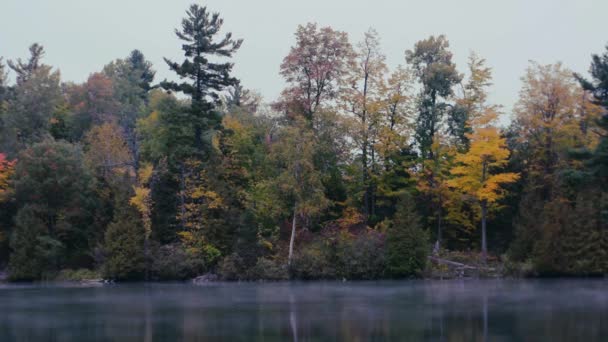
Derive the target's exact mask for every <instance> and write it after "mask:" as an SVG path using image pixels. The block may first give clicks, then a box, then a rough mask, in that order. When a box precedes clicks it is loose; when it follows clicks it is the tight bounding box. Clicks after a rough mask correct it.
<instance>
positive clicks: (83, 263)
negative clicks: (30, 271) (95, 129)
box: [11, 140, 99, 275]
mask: <svg viewBox="0 0 608 342" xmlns="http://www.w3.org/2000/svg"><path fill="white" fill-rule="evenodd" d="M92 182H93V180H92V177H91V176H90V174H89V172H88V170H87V169H86V168H85V166H84V163H83V154H82V151H81V149H80V148H79V147H78V146H75V145H72V144H69V143H67V142H56V141H52V140H47V141H44V142H41V143H38V144H35V145H33V146H32V147H30V148H28V149H26V150H24V151H23V152H22V153H20V155H19V163H18V164H17V166H16V169H15V175H14V181H13V187H14V192H15V194H14V198H15V200H16V202H17V204H18V208H19V209H18V212H17V216H18V217H21V219H20V220H19V221H17V222H16V223H17V225H16V226H15V227H14V229H13V234H14V235H15V236H16V237H15V238H13V241H14V242H13V243H12V244H11V249H12V250H13V252H18V253H21V255H23V258H17V259H15V258H11V270H14V269H21V268H23V266H22V265H20V264H19V262H20V261H24V260H26V259H27V257H32V258H34V259H36V258H37V256H36V254H33V255H30V254H29V253H34V251H36V250H37V249H41V248H42V249H46V247H44V246H45V244H46V243H48V244H50V245H59V246H61V251H60V253H59V252H58V253H53V259H54V260H53V262H52V263H50V264H48V265H49V270H53V269H57V267H63V266H67V267H87V266H92V264H93V262H94V260H92V257H91V256H92V251H93V247H94V246H95V244H96V233H97V229H98V228H99V227H98V226H97V225H96V224H95V219H94V216H95V208H96V205H95V204H96V197H95V196H94V194H93V192H92ZM30 223H32V224H31V225H30ZM34 223H35V224H34ZM23 236H26V237H28V238H26V239H24V238H21V237H23ZM31 236H35V238H33V239H32V238H29V237H31ZM28 244H29V246H28V247H26V246H25V245H28ZM26 268H27V267H26ZM36 274H38V275H40V274H39V273H36Z"/></svg>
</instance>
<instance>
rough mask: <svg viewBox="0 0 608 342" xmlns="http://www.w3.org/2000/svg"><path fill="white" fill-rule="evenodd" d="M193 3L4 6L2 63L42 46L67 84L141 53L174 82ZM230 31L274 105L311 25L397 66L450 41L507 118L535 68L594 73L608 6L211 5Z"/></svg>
mask: <svg viewBox="0 0 608 342" xmlns="http://www.w3.org/2000/svg"><path fill="white" fill-rule="evenodd" d="M193 1H195V0H2V1H1V2H2V4H0V56H4V57H5V58H9V59H12V58H17V57H25V56H26V55H27V47H28V46H29V45H30V44H31V43H33V42H39V43H42V44H43V45H44V47H45V48H46V51H47V55H46V60H45V61H46V63H48V64H51V65H53V66H55V67H57V68H59V69H60V70H61V72H62V76H63V79H64V80H70V81H77V82H81V81H83V80H85V79H86V78H87V76H88V75H89V74H90V73H92V72H95V71H99V70H100V69H101V68H102V66H103V65H105V64H106V63H108V62H109V61H111V60H113V59H115V58H119V57H124V56H126V55H127V54H128V53H129V52H130V51H131V50H132V49H135V48H137V49H140V50H141V51H142V52H143V53H144V54H145V55H146V57H147V58H148V59H149V60H150V61H152V62H153V63H154V67H155V69H156V70H157V79H158V80H161V79H164V78H172V75H171V73H170V72H169V71H168V69H167V67H166V65H165V64H164V62H163V60H162V57H163V56H166V57H170V58H173V59H176V60H180V53H181V51H180V43H179V41H178V40H177V38H176V37H175V35H174V33H173V29H174V28H176V27H178V26H179V24H180V22H181V18H182V17H183V16H184V12H185V10H186V8H187V7H188V5H189V4H190V3H192V2H193ZM197 2H198V3H199V4H201V5H207V6H208V8H209V9H211V10H213V11H217V12H220V13H221V16H222V17H223V18H224V20H225V25H224V27H225V29H226V30H229V31H232V32H233V34H234V36H235V37H237V38H244V39H245V42H244V44H243V46H242V48H241V50H240V51H239V52H238V54H237V56H236V58H235V60H234V62H235V63H236V66H235V74H236V76H237V77H239V78H240V79H241V80H242V81H243V84H244V86H246V87H248V88H252V89H256V90H258V91H260V92H261V93H262V95H263V96H264V97H265V99H266V100H274V99H275V98H276V97H277V96H278V94H279V93H280V91H281V89H282V88H283V85H284V84H283V81H282V79H281V77H280V75H279V73H278V72H279V65H280V63H281V60H282V58H283V57H284V56H285V55H286V54H287V52H288V51H289V47H290V46H291V45H292V44H293V42H294V39H293V33H294V31H295V29H296V27H297V25H298V24H304V23H306V22H309V21H314V22H317V23H319V24H320V25H331V26H332V27H334V28H335V29H338V30H343V31H346V32H348V33H349V35H350V39H351V41H352V42H356V41H358V40H359V39H360V38H361V37H362V35H363V32H365V31H366V30H367V29H368V28H369V27H374V28H375V29H376V30H377V31H378V33H379V34H380V36H381V38H382V46H383V49H384V52H385V54H386V55H387V61H388V63H389V65H390V66H396V65H397V64H400V63H404V62H405V61H404V51H405V50H406V49H410V48H412V46H413V45H414V43H415V42H416V41H418V40H420V39H423V38H427V37H428V36H429V35H431V34H434V35H437V34H446V35H447V37H448V39H449V40H450V43H451V49H452V51H453V52H454V56H455V61H456V63H457V65H458V67H459V70H460V71H461V72H462V71H464V70H465V67H466V60H467V56H468V55H469V52H470V51H471V50H473V51H475V52H477V53H478V54H479V55H480V56H482V57H484V58H486V59H487V61H488V65H490V66H491V67H492V68H493V69H494V87H493V89H492V96H491V99H492V100H493V101H495V102H497V103H499V104H502V105H504V106H505V109H506V111H507V112H510V109H511V107H512V105H513V103H514V102H515V101H516V100H517V94H518V91H519V88H520V77H521V76H522V74H523V72H524V70H525V68H526V66H527V64H528V60H535V61H537V62H540V63H554V62H557V61H562V62H563V63H564V64H565V65H566V66H567V67H569V68H570V69H572V70H574V71H577V72H585V73H586V72H587V69H588V66H589V63H590V55H591V54H592V53H599V52H602V51H603V49H604V46H605V44H606V43H608V31H607V30H606V21H605V20H606V13H608V0H569V1H565V0H495V1H493V0H426V1H422V0H420V1H408V0H392V1H389V0H375V1H371V0H368V1H364V0H300V1H292V0H258V1H253V0H207V1H197Z"/></svg>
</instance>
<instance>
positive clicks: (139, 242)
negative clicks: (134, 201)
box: [102, 204, 146, 280]
mask: <svg viewBox="0 0 608 342" xmlns="http://www.w3.org/2000/svg"><path fill="white" fill-rule="evenodd" d="M123 206H124V209H122V210H121V211H120V212H119V213H118V214H117V215H116V216H115V218H114V220H113V221H112V222H111V223H110V225H109V226H108V227H107V229H106V232H105V236H104V247H103V248H104V254H105V260H104V263H103V267H102V269H103V275H104V277H105V278H107V279H113V280H142V279H144V277H145V275H146V256H145V253H144V238H145V232H144V226H143V224H142V222H141V220H140V219H139V215H138V213H137V212H135V210H134V209H133V208H129V206H128V204H123Z"/></svg>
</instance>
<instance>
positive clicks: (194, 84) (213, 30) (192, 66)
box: [161, 4, 243, 151]
mask: <svg viewBox="0 0 608 342" xmlns="http://www.w3.org/2000/svg"><path fill="white" fill-rule="evenodd" d="M186 13H187V17H186V18H184V19H183V20H182V28H181V30H178V29H176V30H175V33H176V35H177V37H178V38H179V39H180V40H182V41H183V42H184V44H183V45H182V49H183V51H184V56H185V57H186V59H185V60H184V61H183V62H182V63H181V64H179V63H176V62H172V61H171V60H169V59H167V58H165V61H166V62H167V64H168V65H169V68H170V69H171V70H172V71H174V72H175V73H176V74H177V75H178V76H179V77H180V78H181V79H187V80H188V81H186V82H181V83H176V82H170V81H164V82H162V83H161V85H162V87H163V88H165V89H167V90H173V91H178V92H182V93H184V94H186V95H189V96H190V97H191V99H192V103H191V112H190V115H191V116H192V117H191V120H192V122H193V125H194V146H195V147H196V149H197V150H199V151H200V150H202V149H203V133H204V132H206V131H207V130H211V129H215V128H216V127H217V126H218V125H219V124H220V120H221V119H220V117H219V114H218V113H217V112H216V111H214V108H215V105H216V104H217V103H218V101H219V99H220V97H219V92H220V91H221V90H223V89H224V88H226V87H229V86H235V85H237V79H236V78H234V77H232V76H231V75H230V73H231V71H232V66H233V64H232V63H229V62H226V63H213V62H211V61H210V58H217V57H227V58H230V57H232V55H233V54H234V53H235V52H236V51H237V50H238V49H239V47H240V46H241V44H242V42H243V41H242V40H240V39H239V40H233V39H232V34H231V33H226V35H225V36H224V37H223V38H221V39H219V40H218V38H217V35H218V34H219V31H220V30H221V28H222V25H223V23H224V20H223V19H221V18H220V17H219V14H218V13H213V14H210V13H209V12H208V11H207V8H206V7H200V6H199V5H196V4H194V5H191V6H190V8H189V9H188V11H187V12H186Z"/></svg>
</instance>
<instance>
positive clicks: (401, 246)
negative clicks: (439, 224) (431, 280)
mask: <svg viewBox="0 0 608 342" xmlns="http://www.w3.org/2000/svg"><path fill="white" fill-rule="evenodd" d="M386 234H387V236H386V255H387V256H386V259H387V271H388V275H389V276H391V277H394V278H403V277H410V276H418V275H420V274H421V273H422V271H424V269H425V267H426V263H427V256H428V253H429V236H428V232H427V231H425V230H423V229H422V228H421V226H420V218H419V216H418V214H417V213H416V208H415V205H414V202H413V200H412V198H411V197H410V195H404V196H403V198H402V199H401V201H400V202H399V203H398V204H397V210H396V212H395V215H394V216H393V218H392V220H391V221H390V222H389V227H388V230H387V233H386Z"/></svg>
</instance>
